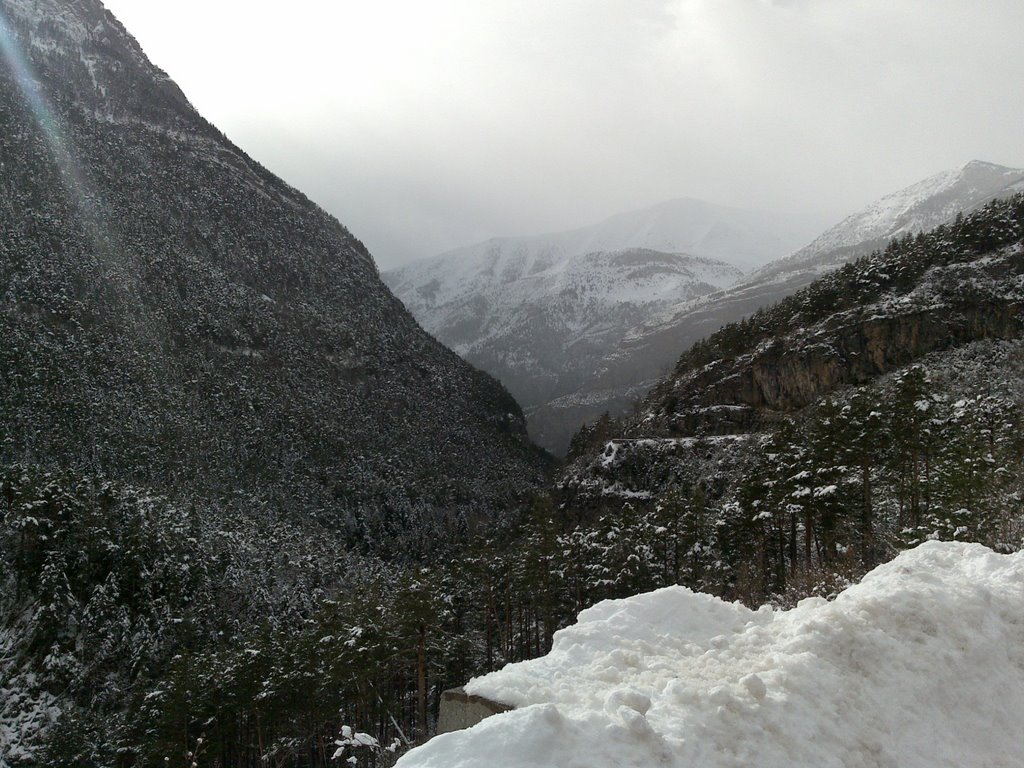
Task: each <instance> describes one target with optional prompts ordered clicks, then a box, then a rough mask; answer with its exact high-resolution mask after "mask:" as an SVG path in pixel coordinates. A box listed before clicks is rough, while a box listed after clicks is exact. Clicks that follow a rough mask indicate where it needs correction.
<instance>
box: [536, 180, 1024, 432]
mask: <svg viewBox="0 0 1024 768" xmlns="http://www.w3.org/2000/svg"><path fill="white" fill-rule="evenodd" d="M1022 187H1024V170H1017V169H1011V168H1005V167H1003V166H999V165H994V164H992V163H985V162H980V161H973V162H970V163H967V164H966V165H964V166H963V167H961V168H956V169H953V170H950V171H946V172H943V173H939V174H936V175H935V176H932V177H929V178H928V179H925V180H924V181H921V182H918V183H917V184H913V185H911V186H910V187H907V188H906V189H903V190H900V191H898V192H895V193H893V194H890V195H886V196H885V197H883V198H881V199H879V200H877V201H876V202H874V203H872V204H870V205H868V206H867V207H865V208H864V209H863V210H861V211H859V212H857V213H855V214H853V215H852V216H849V217H847V218H846V219H844V220H843V221H842V222H840V223H839V224H837V225H835V226H834V227H831V228H830V229H828V230H827V231H826V232H825V233H823V234H822V235H820V236H819V237H818V238H816V239H815V240H813V241H812V242H811V243H810V244H809V245H806V246H805V247H803V248H800V249H799V250H796V251H794V252H793V253H792V254H790V255H789V256H786V257H784V258H781V259H779V260H777V261H774V262H771V263H769V264H767V265H765V266H763V267H762V268H760V269H758V270H757V271H755V272H753V273H751V274H750V275H748V276H746V277H745V278H743V279H742V280H740V281H738V282H737V283H736V284H735V285H733V286H730V287H729V288H727V289H726V290H724V291H720V292H715V293H708V294H705V295H704V296H700V297H698V298H696V299H690V300H684V301H682V302H679V303H678V304H676V305H675V306H672V307H670V308H668V309H667V310H664V311H663V312H662V313H661V314H660V315H659V316H656V317H654V318H652V319H651V320H648V321H646V322H645V323H643V324H642V325H638V326H637V327H636V328H634V329H632V330H631V331H630V332H629V333H628V334H626V335H625V336H624V337H623V339H622V341H621V343H620V344H619V345H618V347H617V348H616V349H615V350H613V351H612V352H611V353H610V354H609V355H607V356H606V357H605V358H604V359H603V360H602V361H600V363H599V364H598V365H597V366H596V368H595V370H596V376H595V379H594V380H593V381H591V382H589V383H588V386H587V387H585V388H581V389H580V390H578V391H577V392H574V393H571V394H567V395H565V396H563V397H562V398H560V399H558V400H553V401H551V402H549V403H548V404H546V405H545V406H544V409H545V410H546V411H547V413H545V414H544V415H543V417H541V416H539V415H538V414H537V413H532V414H531V420H533V421H535V420H537V419H539V418H543V419H544V420H547V421H554V422H559V421H561V422H573V421H575V422H580V423H582V422H583V421H587V420H592V419H594V418H596V417H597V416H598V415H600V414H601V413H602V412H604V411H606V410H608V411H611V412H613V413H614V412H615V411H616V410H619V411H621V410H622V408H623V406H624V405H625V404H627V403H629V402H630V401H631V400H632V399H633V398H635V397H636V396H637V395H638V394H642V393H643V392H645V391H646V390H647V389H649V388H650V386H652V385H653V383H654V382H655V380H656V379H657V378H658V377H659V376H660V375H661V374H662V373H663V372H664V371H665V370H666V369H667V368H669V367H671V366H673V365H674V364H675V361H676V359H677V358H678V357H679V355H680V354H681V353H682V352H683V351H684V350H685V349H687V348H688V347H690V346H691V345H692V344H694V343H696V342H697V341H700V340H701V339H703V338H705V337H707V336H709V335H710V334H712V333H714V332H715V331H716V330H718V329H719V328H721V327H722V326H723V325H725V324H727V323H730V322H734V321H737V320H740V319H742V318H744V317H749V316H750V315H752V314H753V313H754V312H756V311H757V310H758V309H760V308H761V307H767V306H770V305H772V304H775V303H777V302H778V301H780V300H781V299H783V298H785V297H786V296H789V295H791V294H793V293H795V292H797V291H798V290H800V289H801V288H803V287H805V286H807V285H808V284H810V283H811V282H812V281H813V280H815V279H816V278H817V277H819V276H820V275H822V274H823V273H826V272H829V271H831V270H834V269H836V268H838V267H840V266H842V265H843V264H845V263H847V262H849V261H852V260H854V259H856V258H858V257H860V256H863V255H866V254H868V253H870V252H871V251H873V250H875V249H878V248H880V247H884V246H885V244H886V243H887V242H889V241H890V240H891V239H894V238H898V237H900V236H903V235H906V234H912V233H916V232H920V231H927V230H930V229H932V228H934V227H936V226H938V225H940V224H942V223H944V222H947V221H950V220H952V219H954V218H955V217H956V216H957V214H958V213H960V212H969V211H972V210H975V209H977V208H978V207H980V206H981V205H983V204H985V203H986V202H988V201H990V200H992V199H995V198H997V197H1005V196H1008V195H1010V194H1012V193H1013V192H1015V191H1017V190H1019V189H1021V188H1022Z"/></svg>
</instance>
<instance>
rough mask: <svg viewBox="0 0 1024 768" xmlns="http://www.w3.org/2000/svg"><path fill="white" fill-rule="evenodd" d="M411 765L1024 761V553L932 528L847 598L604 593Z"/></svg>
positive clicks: (486, 683) (907, 767)
mask: <svg viewBox="0 0 1024 768" xmlns="http://www.w3.org/2000/svg"><path fill="white" fill-rule="evenodd" d="M466 689H467V692H469V693H473V694H476V695H481V696H487V697H489V698H492V699H495V700H498V701H503V702H506V703H509V704H513V705H516V706H517V707H519V708H518V709H515V710H513V711H511V712H507V713H504V714H501V715H496V716H494V717H491V718H489V719H487V720H485V721H484V722H482V723H480V724H479V725H477V726H475V727H473V728H471V729H469V730H466V731H459V732H456V733H451V734H445V735H443V736H439V737H437V738H436V739H434V740H433V741H431V742H429V743H428V744H426V745H424V746H423V747H420V748H419V749H416V750H413V751H412V752H410V753H409V754H407V755H406V756H405V757H403V758H402V759H401V760H400V761H399V762H398V768H441V767H442V766H443V768H478V767H480V768H482V767H484V766H486V768H499V767H500V768H541V767H544V768H548V767H551V766H564V767H566V768H568V767H569V766H581V767H582V766H587V768H622V767H624V766H655V765H658V766H668V767H669V768H688V767H690V766H694V767H695V766H701V767H702V768H721V767H724V766H755V765H756V766H758V767H759V768H774V767H775V766H778V768H783V767H785V768H793V766H815V767H816V768H817V767H818V766H836V767H837V768H838V767H840V766H864V768H872V767H880V766H899V767H900V768H926V767H927V768H938V767H940V766H948V767H949V768H953V767H954V766H956V767H957V768H960V767H962V766H978V767H979V768H980V767H982V766H987V767H990V768H999V767H1002V768H1009V767H1010V766H1021V765H1024V758H1022V751H1021V747H1022V745H1024V742H1022V737H1021V730H1020V723H1021V722H1024V554H1021V553H1018V554H1015V555H998V554H995V553H993V552H992V551H991V550H988V549H986V548H984V547H982V546H980V545H976V544H960V543H949V542H947V543H940V542H928V543H925V544H923V545H921V546H920V547H918V548H916V549H914V550H912V551H910V552H906V553H904V554H902V555H900V556H899V557H898V558H896V559H895V560H894V561H892V562H890V563H888V564H886V565H883V566H881V567H879V568H877V569H875V570H874V571H872V572H871V573H870V574H868V576H866V577H865V578H864V580H863V581H862V582H861V583H860V584H857V585H855V586H852V587H850V588H849V589H847V590H846V591H845V592H843V593H842V594H840V595H839V596H838V597H837V598H836V599H835V600H834V601H832V602H827V601H825V600H823V599H820V598H815V599H809V600H804V601H803V602H801V603H800V604H799V605H798V606H797V607H796V608H793V609H792V610H789V611H773V610H771V609H769V608H762V609H761V610H759V611H751V610H749V609H747V608H744V607H743V606H740V605H738V604H730V603H725V602H723V601H721V600H718V599H716V598H713V597H709V596H707V595H701V594H696V593H693V592H691V591H689V590H686V589H684V588H681V587H672V588H668V589H663V590H659V591H657V592H652V593H649V594H645V595H638V596H636V597H633V598H629V599H626V600H616V601H608V602H604V603H601V604H599V605H597V606H595V607H593V608H591V609H589V610H587V611H584V612H583V613H581V614H580V617H579V621H578V623H577V624H576V625H574V626H573V627H570V628H568V629H566V630H563V631H562V632H559V633H558V634H557V635H556V636H555V643H554V648H553V649H552V651H551V653H550V654H548V655H547V656H545V657H543V658H541V659H536V660H533V661H528V662H523V663H520V664H513V665H509V666H508V667H506V668H505V669H503V670H501V671H499V672H495V673H493V674H491V675H487V676H485V677H482V678H478V679H476V680H473V681H471V682H470V684H469V685H467V687H466Z"/></svg>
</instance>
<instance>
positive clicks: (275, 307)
mask: <svg viewBox="0 0 1024 768" xmlns="http://www.w3.org/2000/svg"><path fill="white" fill-rule="evenodd" d="M2 8H3V11H4V15H5V17H6V18H7V20H8V24H9V26H10V27H11V29H12V31H13V33H14V35H15V39H14V40H13V41H12V43H11V44H9V45H8V46H5V48H6V49H7V50H5V53H6V54H7V56H6V57H5V58H6V60H7V62H8V66H7V67H5V69H4V71H3V77H4V80H3V92H2V98H3V104H2V112H0V119H2V120H3V122H4V124H3V130H2V134H0V135H2V137H3V138H2V139H0V140H2V141H3V144H4V155H3V156H4V158H5V160H4V182H5V184H6V185H7V194H5V195H4V199H3V202H2V203H0V217H2V221H3V233H4V235H3V241H2V243H0V247H2V249H3V251H2V252H3V255H4V258H3V272H2V273H0V276H2V282H0V291H2V295H3V305H2V306H3V315H2V323H3V334H4V337H5V338H6V339H10V340H11V342H12V343H10V344H8V345H5V349H4V351H3V353H0V354H2V355H3V356H2V358H0V364H2V365H3V371H4V378H5V380H6V381H11V382H14V385H13V386H10V387H6V388H5V390H4V392H3V395H2V397H3V400H2V407H3V414H4V419H3V423H4V428H5V431H6V434H7V440H6V441H5V442H4V445H3V449H2V450H3V456H4V457H5V458H7V459H11V458H23V457H26V456H32V457H37V458H38V459H39V460H44V461H47V462H54V463H58V462H59V463H65V464H74V465H88V466H89V467H90V468H100V469H104V470H106V469H110V470H113V471H115V472H116V473H117V474H120V475H127V476H130V477H131V478H133V479H141V480H144V481H145V482H147V483H152V484H153V485H154V486H155V487H158V488H160V489H161V490H170V491H175V492H177V491H182V490H185V489H187V490H188V492H190V493H195V492H212V493H218V494H219V493H222V492H224V491H225V490H226V489H229V488H234V487H237V486H238V485H239V484H243V483H244V484H249V485H250V486H255V485H259V486H260V488H261V492H262V493H264V494H269V496H270V497H272V498H276V499H277V500H278V501H279V502H280V503H284V504H294V503H296V502H298V501H299V500H300V499H301V503H302V504H303V506H305V507H307V508H308V511H309V512H310V513H319V512H323V513H324V514H327V515H330V516H333V517H335V518H336V522H337V523H339V524H348V523H350V522H352V516H353V515H357V516H362V517H363V518H364V519H365V517H366V514H371V515H372V514H376V513H379V512H380V511H381V510H382V509H384V508H386V507H388V506H389V505H390V506H393V507H394V510H393V511H394V514H396V515H408V514H409V512H410V510H411V509H413V508H416V507H420V508H422V510H423V511H424V512H427V511H429V510H430V509H431V508H435V509H438V510H440V509H441V508H442V507H444V508H448V509H452V511H454V510H456V509H462V510H464V511H470V510H471V509H472V508H474V507H478V508H479V511H481V512H482V511H484V509H485V508H486V506H487V505H488V504H489V503H491V502H497V501H498V497H499V496H500V495H501V494H502V493H504V492H509V493H514V492H513V491H512V490H511V489H512V488H513V487H519V488H521V487H524V485H525V486H528V485H529V483H530V480H529V479H528V478H530V477H535V476H536V475H535V473H536V471H537V469H538V468H539V467H540V466H541V463H539V462H538V459H537V457H536V455H535V454H534V453H533V451H532V449H531V448H530V447H529V446H528V444H527V442H526V439H525V433H524V430H523V427H522V421H521V417H520V416H519V411H518V408H517V407H516V405H515V403H514V402H513V400H512V399H511V398H510V397H509V396H508V394H507V393H506V392H505V391H504V390H503V389H502V388H501V387H500V386H498V385H497V384H495V383H494V382H492V381H491V380H489V379H488V378H487V377H486V376H484V375H482V374H480V373H478V372H476V371H474V370H472V369H471V368H469V367H468V366H466V365H464V364H463V363H462V362H461V361H460V360H458V358H457V357H455V356H454V355H452V354H451V353H449V352H448V351H447V350H445V349H444V348H442V347H441V346H440V345H438V344H437V343H436V342H434V341H433V340H432V339H431V338H430V337H428V336H427V335H426V334H424V333H423V332H422V331H421V330H420V329H419V328H417V327H416V325H415V323H414V322H413V320H412V318H411V317H410V316H409V315H408V313H407V312H405V311H404V309H403V308H402V306H401V305H400V303H399V302H397V301H396V300H395V299H394V298H393V297H392V296H391V295H390V293H389V292H388V291H387V289H386V288H385V287H384V286H383V284H382V283H381V282H380V280H379V279H378V277H377V273H376V268H375V267H374V265H373V262H372V259H371V258H370V256H369V254H368V253H367V252H366V250H365V248H364V247H363V246H362V245H361V244H360V243H359V242H358V241H357V240H356V239H355V238H354V237H352V235H351V234H350V233H349V232H348V231H347V230H345V229H344V228H343V227H342V226H341V225H339V224H338V223H337V222H336V221H334V220H333V219H331V218H330V217H329V216H328V215H327V214H325V213H324V212H323V211H321V210H320V209H318V208H317V207H316V206H315V205H313V204H312V203H310V202H309V201H308V200H307V199H305V198H304V197H303V196H302V195H301V194H299V193H297V192H296V191H294V190H292V189H290V188H289V187H287V186H286V185H285V184H283V183H282V182H280V181H279V180H277V179H276V178H274V177H273V176H271V175H270V174H268V173H267V172H266V171H264V170H263V169H262V168H260V167H259V166H258V165H256V164H255V163H253V162H252V161H251V160H250V159H249V158H247V157H246V156H245V155H244V154H243V153H242V152H240V151H239V150H238V149H237V148H236V147H234V146H232V145H231V144H230V143H228V142H227V141H226V140H225V139H224V138H223V137H222V136H220V135H219V133H218V132H217V131H216V130H215V129H214V128H212V127H211V126H210V125H208V124H207V123H206V122H205V121H203V120H202V118H200V117H199V116H198V115H197V114H195V112H194V111H193V110H192V109H191V108H190V107H189V106H188V104H187V102H186V101H185V99H184V97H183V96H182V95H181V93H180V91H178V89H177V88H176V87H175V86H174V85H173V84H172V83H170V82H169V81H168V80H167V79H166V77H165V76H163V75H161V74H160V73H158V72H157V71H156V70H154V69H153V68H152V67H151V66H150V65H148V64H147V63H146V62H145V60H144V58H142V54H141V52H139V51H138V48H137V46H136V45H135V43H134V42H133V41H132V40H131V39H130V38H129V37H128V36H127V35H126V34H125V33H124V32H123V30H122V29H121V28H120V27H119V25H118V24H117V22H116V21H114V20H113V19H112V18H111V17H110V16H109V15H108V14H106V12H105V11H103V10H102V8H101V7H100V6H99V4H98V3H92V2H81V3H76V4H74V5H67V4H64V3H57V2H41V3H27V2H24V3H23V2H13V1H9V2H5V4H4V5H3V6H2ZM19 56H24V57H25V58H24V59H23V64H17V63H16V62H17V61H18V57H19ZM12 63H13V64H12ZM32 72H37V73H38V78H39V79H38V81H34V78H33V77H32V74H31V73H32ZM27 371H32V375H31V376H28V375H26V372H27ZM482 457H483V460H482V461H481V458H482ZM425 467H430V468H432V469H433V470H434V471H435V472H436V475H435V476H434V479H432V480H430V481H428V482H426V483H424V482H423V481H422V478H421V477H420V475H421V474H422V473H423V472H424V468H425ZM512 467H515V468H516V469H515V470H514V471H512V473H511V477H510V476H509V470H510V469H511V468H512ZM505 477H509V480H503V479H502V478H505ZM513 478H514V480H513ZM524 481H525V482H524ZM414 484H417V485H418V488H417V491H416V497H415V498H413V497H410V495H409V492H408V491H407V490H405V489H406V488H408V487H410V486H412V485H414ZM499 488H500V489H502V490H500V491H498V494H497V495H496V494H495V490H497V489H499Z"/></svg>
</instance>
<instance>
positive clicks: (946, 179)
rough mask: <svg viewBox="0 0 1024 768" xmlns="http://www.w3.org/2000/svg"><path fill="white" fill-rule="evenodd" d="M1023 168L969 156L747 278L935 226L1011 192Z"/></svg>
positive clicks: (822, 261) (844, 255) (835, 262)
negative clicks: (968, 160)
mask: <svg viewBox="0 0 1024 768" xmlns="http://www.w3.org/2000/svg"><path fill="white" fill-rule="evenodd" d="M1022 182H1024V169H1017V168H1008V167H1006V166H1002V165H996V164H995V163H989V162H986V161H983V160H971V161H970V162H968V163H965V164H964V165H962V166H960V167H957V168H952V169H949V170H946V171H942V172H940V173H936V174H934V175H933V176H929V177H928V178H926V179H922V180H921V181H918V182H916V183H914V184H911V185H910V186H907V187H904V188H903V189H900V190H897V191H896V192H891V193H890V194H888V195H885V196H883V197H881V198H879V199H878V200H876V201H874V202H873V203H870V204H869V205H867V206H865V207H864V208H863V209H861V210H860V211H858V212H856V213H854V214H852V215H850V216H848V217H846V218H845V219H843V220H842V221H841V222H839V223H838V224H836V225H835V226H834V227H831V228H830V229H828V230H826V231H825V232H824V233H823V234H822V235H820V236H819V237H818V238H816V239H815V240H814V241H813V242H811V243H810V244H809V245H806V246H804V247H803V248H801V249H800V250H798V251H796V252H794V253H792V254H790V255H789V256H787V257H785V258H783V259H779V260H778V261H775V262H773V263H770V264H767V265H765V266H764V267H763V268H761V269H760V270H758V271H757V272H756V273H754V274H753V275H752V276H751V281H757V280H760V279H762V278H765V277H768V276H771V275H779V274H782V273H787V272H792V271H794V270H811V271H815V272H819V273H820V272H826V271H828V270H830V269H834V268H835V267H838V266H840V265H842V264H843V263H845V262H846V261H849V260H850V259H851V258H855V257H856V256H857V255H860V254H863V253H868V252H870V251H871V250H873V249H875V248H879V247H882V246H884V245H885V244H886V243H887V242H888V241H889V240H891V239H892V238H894V237H899V236H901V235H905V234H914V233H917V232H922V231H927V230H930V229H934V228H935V227H937V226H939V225H940V224H942V223H943V222H945V221H948V220H950V219H952V218H953V217H954V216H956V214H957V213H960V212H961V211H964V212H966V211H970V210H973V209H974V208H976V207H978V206H980V205H983V204H984V203H986V202H988V201H989V200H992V199H994V198H996V197H1000V196H1005V195H1008V194H1010V193H1011V192H1013V189H1012V188H1013V187H1015V186H1016V185H1019V184H1021V183H1022Z"/></svg>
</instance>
